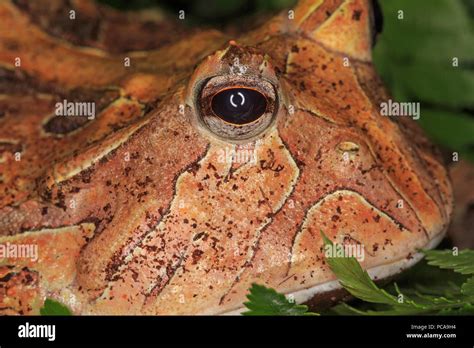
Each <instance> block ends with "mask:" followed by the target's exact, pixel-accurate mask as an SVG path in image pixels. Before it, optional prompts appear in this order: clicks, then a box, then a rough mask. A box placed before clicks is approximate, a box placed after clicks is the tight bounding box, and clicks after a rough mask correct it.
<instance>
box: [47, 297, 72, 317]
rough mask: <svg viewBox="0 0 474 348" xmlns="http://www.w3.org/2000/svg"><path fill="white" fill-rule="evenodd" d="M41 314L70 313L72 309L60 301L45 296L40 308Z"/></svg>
mask: <svg viewBox="0 0 474 348" xmlns="http://www.w3.org/2000/svg"><path fill="white" fill-rule="evenodd" d="M40 314H41V315H72V311H71V310H70V309H69V308H68V307H67V306H65V305H63V304H62V303H61V302H58V301H56V300H52V299H50V298H47V299H46V300H45V301H44V305H43V307H41V309H40Z"/></svg>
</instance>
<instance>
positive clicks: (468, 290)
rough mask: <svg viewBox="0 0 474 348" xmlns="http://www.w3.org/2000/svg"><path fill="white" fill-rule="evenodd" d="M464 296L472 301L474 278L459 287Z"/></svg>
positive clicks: (473, 297) (473, 296)
mask: <svg viewBox="0 0 474 348" xmlns="http://www.w3.org/2000/svg"><path fill="white" fill-rule="evenodd" d="M461 291H462V293H463V294H464V296H467V297H470V298H472V299H474V277H471V278H469V279H468V280H467V281H466V282H465V283H464V284H463V285H462V287H461Z"/></svg>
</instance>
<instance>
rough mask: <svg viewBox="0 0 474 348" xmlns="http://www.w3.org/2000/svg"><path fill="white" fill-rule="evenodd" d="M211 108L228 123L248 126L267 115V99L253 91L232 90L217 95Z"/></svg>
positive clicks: (245, 89)
mask: <svg viewBox="0 0 474 348" xmlns="http://www.w3.org/2000/svg"><path fill="white" fill-rule="evenodd" d="M211 107H212V111H213V112H214V114H215V115H216V116H217V117H219V118H221V119H223V120H224V121H226V122H229V123H233V124H247V123H250V122H253V121H255V120H256V119H258V118H259V117H260V116H262V115H263V114H264V113H265V110H266V109H267V99H266V98H265V97H264V96H263V94H262V93H259V92H257V91H254V90H253V89H248V88H231V89H226V90H224V91H222V92H219V93H216V94H215V95H214V96H213V97H212V101H211Z"/></svg>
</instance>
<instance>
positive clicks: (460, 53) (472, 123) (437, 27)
mask: <svg viewBox="0 0 474 348" xmlns="http://www.w3.org/2000/svg"><path fill="white" fill-rule="evenodd" d="M379 2H380V5H381V8H382V12H383V16H384V29H383V33H382V35H381V37H380V38H379V41H378V42H377V45H376V46H375V49H374V63H375V65H376V67H377V70H378V71H379V73H380V75H381V76H382V78H383V80H384V81H385V83H386V84H387V86H388V88H389V90H390V91H391V93H392V95H393V97H394V99H396V100H398V101H410V102H420V103H421V117H420V119H419V120H418V121H419V122H420V124H421V126H422V127H423V128H424V129H425V131H426V132H427V133H428V134H429V135H430V136H431V138H433V139H434V140H435V141H436V142H437V143H439V144H440V145H442V146H444V147H445V148H447V149H450V150H452V151H458V152H459V153H460V154H461V157H462V156H465V157H467V158H469V159H471V160H473V161H474V118H472V116H470V114H472V110H474V20H473V16H472V12H474V2H473V1H472V0H471V1H462V0H429V1H428V0H418V1H413V0H397V1H393V0H380V1H379ZM399 11H403V19H400V18H399V16H400V15H401V13H400V12H399ZM454 58H457V60H458V66H457V67H455V66H453V59H454Z"/></svg>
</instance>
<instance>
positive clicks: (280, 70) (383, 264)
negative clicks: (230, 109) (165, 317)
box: [0, 0, 452, 315]
mask: <svg viewBox="0 0 474 348" xmlns="http://www.w3.org/2000/svg"><path fill="white" fill-rule="evenodd" d="M46 3H47V5H46ZM371 6H372V5H371V2H369V1H365V0H345V1H343V0H327V1H323V0H312V1H304V0H303V1H300V2H299V3H298V4H297V5H296V6H295V7H293V8H292V9H290V10H285V11H283V12H282V13H281V14H279V15H277V16H275V17H273V18H271V19H269V20H268V21H267V22H266V23H264V24H262V25H261V26H259V27H257V28H256V29H252V30H249V31H247V32H244V33H242V34H239V35H232V36H230V35H228V34H226V33H222V32H219V31H216V30H210V29H184V28H182V27H181V26H179V23H177V22H179V21H178V20H176V22H175V21H173V20H168V19H166V18H164V17H163V16H162V15H160V13H158V12H156V13H155V12H147V13H141V14H134V15H133V16H131V15H128V14H124V13H121V12H119V11H116V10H113V9H111V8H107V7H103V6H99V5H97V4H95V3H94V2H88V1H69V2H68V1H57V0H56V1H35V2H27V1H22V0H16V1H2V2H0V19H1V20H0V23H1V24H0V69H1V70H0V74H1V75H0V76H1V77H0V105H1V107H0V110H1V113H0V151H1V157H0V158H1V161H0V173H1V181H0V192H1V199H0V242H1V244H3V245H6V244H7V243H10V245H12V244H14V245H15V244H16V245H20V244H21V245H24V244H27V245H36V246H37V247H38V259H37V260H34V259H32V258H20V257H16V258H15V257H13V256H12V255H10V256H8V257H6V258H3V259H2V260H1V263H0V265H1V266H0V311H1V312H2V313H3V314H38V312H39V308H40V307H41V305H42V304H43V302H44V300H45V299H46V298H53V299H56V300H58V301H60V302H62V303H65V304H66V305H67V306H69V307H70V308H71V309H72V311H73V312H74V313H75V314H152V315H158V314H235V313H239V312H241V311H242V310H243V302H245V300H246V295H247V293H248V289H249V288H250V286H251V284H252V283H257V284H262V285H265V286H268V287H272V288H274V289H276V290H277V291H279V292H281V293H284V294H287V295H292V296H294V298H295V300H296V302H298V303H310V304H311V305H318V304H320V303H322V302H323V301H325V299H327V296H328V295H330V297H331V298H332V300H338V299H340V298H341V296H344V295H342V292H341V291H339V290H338V289H340V288H341V286H340V284H339V283H338V281H337V280H336V277H335V275H334V274H333V273H332V272H331V270H330V269H329V267H328V265H327V263H326V262H325V261H324V258H325V253H324V249H323V240H322V237H321V233H320V232H321V231H323V232H324V233H325V234H326V235H327V236H328V238H329V239H331V240H332V241H333V242H334V243H338V244H341V245H352V246H359V247H361V248H363V250H364V255H365V257H364V259H363V260H361V265H362V267H363V268H364V269H366V270H368V272H369V274H370V275H371V276H372V277H373V278H374V279H384V278H388V277H391V276H393V275H395V274H398V273H399V272H401V271H402V270H403V269H406V268H408V267H410V266H412V265H413V264H415V263H416V262H417V261H418V260H419V259H420V258H421V256H420V254H419V253H418V250H419V249H420V248H432V247H434V246H436V245H437V243H438V242H439V241H440V240H441V239H442V238H443V236H444V234H445V231H446V228H447V226H448V223H449V220H450V215H451V211H452V194H451V186H450V183H449V179H448V176H447V173H446V170H445V168H444V166H443V164H442V162H441V160H440V156H439V154H438V152H437V150H436V149H435V148H434V146H433V145H431V144H430V142H429V141H428V140H427V139H426V137H425V136H424V135H423V133H422V131H421V130H420V129H419V127H418V125H417V124H416V122H414V121H413V120H411V119H410V118H408V117H397V118H394V117H387V116H382V115H381V114H380V103H381V102H384V101H387V100H388V99H389V98H390V96H389V94H388V93H387V91H386V90H385V89H384V87H383V85H382V83H381V80H380V79H379V77H378V76H377V74H376V72H375V70H374V67H373V65H372V59H371V48H372V43H373V42H372V40H373V23H374V20H373V15H372V8H371ZM71 9H74V11H75V15H76V19H75V20H69V18H68V16H69V14H70V12H69V11H70V10H71ZM170 38H172V39H170ZM17 58H20V65H19V66H18V62H19V60H18V59H17ZM127 62H128V63H127ZM233 88H243V90H242V89H241V90H239V91H243V92H245V93H247V92H248V91H249V90H252V91H254V92H252V93H254V95H258V96H259V97H258V98H260V99H259V100H260V102H258V103H257V104H256V105H254V106H255V107H258V106H259V105H264V106H265V108H264V109H262V110H264V111H263V112H261V115H260V116H259V117H258V118H257V119H256V120H252V121H251V122H243V121H242V124H238V123H237V124H236V123H232V122H228V120H226V119H225V117H224V118H223V117H221V114H222V113H220V112H217V113H216V111H215V105H217V104H214V103H218V102H215V101H214V99H213V98H217V97H216V95H217V93H222V91H223V90H226V89H230V92H229V93H233V92H232V89H233ZM235 91H237V90H235ZM248 93H250V92H248ZM245 95H247V94H245ZM255 98H257V97H255ZM258 98H257V99H258ZM262 98H263V99H262ZM64 100H67V101H73V102H94V103H95V104H94V105H95V108H96V116H95V118H94V119H88V118H87V117H81V116H74V117H64V116H57V115H56V114H55V108H56V103H58V102H59V103H62V102H63V101H64ZM262 100H265V102H262ZM238 101H239V102H242V105H243V104H244V102H243V100H241V99H239V100H238ZM255 115H257V113H256V112H255ZM255 115H254V116H255ZM255 117H256V116H255Z"/></svg>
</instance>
